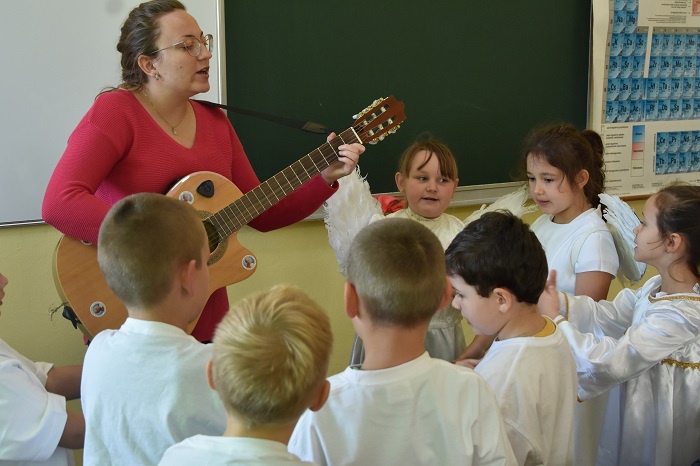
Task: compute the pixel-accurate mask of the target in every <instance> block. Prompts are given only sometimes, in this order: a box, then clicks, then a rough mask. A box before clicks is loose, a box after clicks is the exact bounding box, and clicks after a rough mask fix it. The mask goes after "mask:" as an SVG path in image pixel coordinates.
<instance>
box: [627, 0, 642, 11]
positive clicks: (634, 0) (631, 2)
mask: <svg viewBox="0 0 700 466" xmlns="http://www.w3.org/2000/svg"><path fill="white" fill-rule="evenodd" d="M638 7H639V0H627V7H626V9H627V10H636V9H637V8H638Z"/></svg>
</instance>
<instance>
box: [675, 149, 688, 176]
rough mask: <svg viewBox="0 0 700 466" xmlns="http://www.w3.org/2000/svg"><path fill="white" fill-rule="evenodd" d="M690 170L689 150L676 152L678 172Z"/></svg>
mask: <svg viewBox="0 0 700 466" xmlns="http://www.w3.org/2000/svg"><path fill="white" fill-rule="evenodd" d="M689 171H690V152H679V153H678V173H688V172H689Z"/></svg>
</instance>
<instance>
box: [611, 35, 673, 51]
mask: <svg viewBox="0 0 700 466" xmlns="http://www.w3.org/2000/svg"><path fill="white" fill-rule="evenodd" d="M613 35H614V34H613ZM663 38H664V35H663V34H659V33H655V34H652V35H651V47H650V48H649V55H651V56H652V57H658V56H659V55H661V49H662V47H661V42H662V41H663ZM620 45H622V44H620Z"/></svg>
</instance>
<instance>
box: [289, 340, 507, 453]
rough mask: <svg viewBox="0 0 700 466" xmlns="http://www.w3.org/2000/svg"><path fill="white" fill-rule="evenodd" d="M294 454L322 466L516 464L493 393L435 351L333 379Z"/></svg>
mask: <svg viewBox="0 0 700 466" xmlns="http://www.w3.org/2000/svg"><path fill="white" fill-rule="evenodd" d="M328 380H329V382H330V384H331V392H330V396H329V398H328V401H327V402H326V404H325V405H324V406H323V407H322V408H321V409H320V410H318V411H316V412H312V411H309V410H307V411H306V412H305V413H304V414H303V415H302V416H301V418H300V420H299V422H298V424H297V426H296V428H295V429H294V433H293V434H292V437H291V439H290V442H289V451H290V452H292V453H294V454H296V455H297V456H299V457H300V458H301V459H303V460H308V461H315V462H316V463H318V464H320V465H334V466H338V465H350V464H353V465H358V464H362V465H375V464H376V465H389V464H397V465H398V464H410V465H430V466H433V465H453V464H473V465H478V464H489V465H502V464H516V463H515V458H514V457H513V452H512V450H511V448H510V444H509V443H508V438H507V435H506V432H505V427H504V425H503V419H502V418H501V414H500V411H499V409H498V403H497V402H496V398H495V396H494V394H493V390H491V388H490V387H489V386H488V384H487V383H486V381H485V380H484V379H483V378H482V377H481V376H480V375H478V374H477V373H476V372H474V371H473V370H471V369H467V368H465V367H461V366H456V365H454V364H450V363H448V362H446V361H443V360H439V359H432V358H430V357H429V356H428V353H427V352H426V353H423V355H422V356H420V357H418V358H416V359H414V360H413V361H410V362H407V363H405V364H402V365H400V366H397V367H392V368H389V369H382V370H371V371H363V370H355V369H351V368H347V369H346V370H345V371H343V372H341V373H340V374H337V375H334V376H332V377H330V378H329V379H328Z"/></svg>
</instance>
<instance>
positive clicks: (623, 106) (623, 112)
mask: <svg viewBox="0 0 700 466" xmlns="http://www.w3.org/2000/svg"><path fill="white" fill-rule="evenodd" d="M629 118H630V103H629V102H628V101H625V100H623V101H619V102H618V103H617V118H616V119H615V123H627V122H628V121H629Z"/></svg>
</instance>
